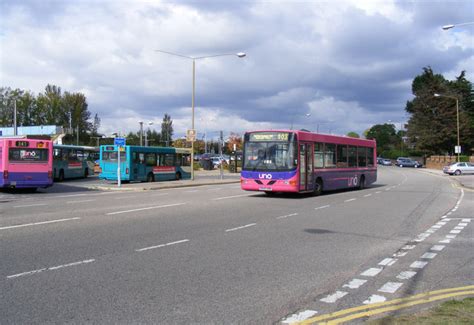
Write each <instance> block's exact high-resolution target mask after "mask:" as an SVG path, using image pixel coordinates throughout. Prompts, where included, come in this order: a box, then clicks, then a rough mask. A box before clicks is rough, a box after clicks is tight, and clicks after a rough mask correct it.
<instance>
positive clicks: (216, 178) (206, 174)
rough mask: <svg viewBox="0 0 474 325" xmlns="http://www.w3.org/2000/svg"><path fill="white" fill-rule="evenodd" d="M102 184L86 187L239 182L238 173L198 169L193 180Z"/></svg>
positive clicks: (127, 188)
mask: <svg viewBox="0 0 474 325" xmlns="http://www.w3.org/2000/svg"><path fill="white" fill-rule="evenodd" d="M102 182H103V184H99V185H97V184H94V185H90V186H88V187H87V188H88V189H91V190H102V191H150V190H161V189H169V188H177V187H194V186H205V185H218V184H232V183H239V182H240V173H229V172H228V171H224V172H223V174H222V177H221V173H220V170H199V171H195V172H194V180H190V179H184V180H179V181H163V182H151V183H145V182H132V183H122V184H121V186H120V187H118V186H117V182H109V181H105V180H104V181H102Z"/></svg>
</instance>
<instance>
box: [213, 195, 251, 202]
mask: <svg viewBox="0 0 474 325" xmlns="http://www.w3.org/2000/svg"><path fill="white" fill-rule="evenodd" d="M250 195H253V194H240V195H232V196H223V197H217V198H214V199H212V201H219V200H227V199H233V198H237V197H245V196H250Z"/></svg>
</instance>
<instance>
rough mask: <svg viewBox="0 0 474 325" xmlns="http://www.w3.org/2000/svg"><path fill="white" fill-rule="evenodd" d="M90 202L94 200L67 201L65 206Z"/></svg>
mask: <svg viewBox="0 0 474 325" xmlns="http://www.w3.org/2000/svg"><path fill="white" fill-rule="evenodd" d="M92 201H95V200H82V201H67V202H66V204H74V203H86V202H92Z"/></svg>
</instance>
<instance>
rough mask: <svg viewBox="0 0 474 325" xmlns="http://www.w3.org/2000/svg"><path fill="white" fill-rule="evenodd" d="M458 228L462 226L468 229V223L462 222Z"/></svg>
mask: <svg viewBox="0 0 474 325" xmlns="http://www.w3.org/2000/svg"><path fill="white" fill-rule="evenodd" d="M458 226H460V227H466V226H467V222H460V223H459V224H458Z"/></svg>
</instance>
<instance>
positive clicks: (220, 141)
mask: <svg viewBox="0 0 474 325" xmlns="http://www.w3.org/2000/svg"><path fill="white" fill-rule="evenodd" d="M220 135H221V136H220V139H219V156H220V157H219V159H221V172H220V178H221V179H223V178H224V161H223V160H224V157H223V156H222V147H223V146H224V132H223V131H221V134H220Z"/></svg>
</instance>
